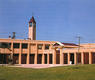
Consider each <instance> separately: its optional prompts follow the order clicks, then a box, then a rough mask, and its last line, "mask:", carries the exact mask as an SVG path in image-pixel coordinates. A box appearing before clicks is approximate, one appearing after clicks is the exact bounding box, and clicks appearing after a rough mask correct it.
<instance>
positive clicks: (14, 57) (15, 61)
mask: <svg viewBox="0 0 95 80" xmlns="http://www.w3.org/2000/svg"><path fill="white" fill-rule="evenodd" d="M18 63H19V54H13V64H18Z"/></svg>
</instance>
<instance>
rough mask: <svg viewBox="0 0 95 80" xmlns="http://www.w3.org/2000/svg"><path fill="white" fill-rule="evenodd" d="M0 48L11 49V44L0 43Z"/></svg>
mask: <svg viewBox="0 0 95 80" xmlns="http://www.w3.org/2000/svg"><path fill="white" fill-rule="evenodd" d="M0 48H11V43H4V42H3V43H0Z"/></svg>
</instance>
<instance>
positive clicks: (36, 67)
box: [9, 64, 70, 69]
mask: <svg viewBox="0 0 95 80" xmlns="http://www.w3.org/2000/svg"><path fill="white" fill-rule="evenodd" d="M58 66H70V64H16V65H10V66H9V67H20V68H34V69H41V68H50V67H58Z"/></svg>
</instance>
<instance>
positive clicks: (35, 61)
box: [34, 44, 38, 64]
mask: <svg viewBox="0 0 95 80" xmlns="http://www.w3.org/2000/svg"><path fill="white" fill-rule="evenodd" d="M37 54H38V46H37V44H36V53H35V60H34V63H35V64H37Z"/></svg>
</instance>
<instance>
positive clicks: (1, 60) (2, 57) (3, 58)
mask: <svg viewBox="0 0 95 80" xmlns="http://www.w3.org/2000/svg"><path fill="white" fill-rule="evenodd" d="M9 59H10V54H0V64H8V63H9Z"/></svg>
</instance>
